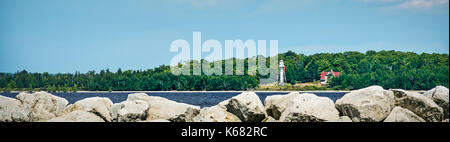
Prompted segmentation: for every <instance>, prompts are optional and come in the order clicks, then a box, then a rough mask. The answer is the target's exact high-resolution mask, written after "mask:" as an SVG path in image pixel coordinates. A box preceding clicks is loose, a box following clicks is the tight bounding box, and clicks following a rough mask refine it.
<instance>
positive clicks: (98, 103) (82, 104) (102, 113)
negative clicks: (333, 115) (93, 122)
mask: <svg viewBox="0 0 450 142" xmlns="http://www.w3.org/2000/svg"><path fill="white" fill-rule="evenodd" d="M112 105H113V103H112V101H111V100H110V99H109V98H104V97H92V98H85V99H82V100H79V101H77V102H75V103H74V104H72V105H70V107H68V108H67V109H66V110H64V112H63V113H62V115H65V114H68V113H70V112H72V111H76V110H81V111H86V112H91V113H94V114H95V115H97V116H99V117H101V118H102V119H103V120H105V121H106V122H111V121H112V118H111V115H110V108H111V106H112Z"/></svg>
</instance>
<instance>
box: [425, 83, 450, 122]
mask: <svg viewBox="0 0 450 142" xmlns="http://www.w3.org/2000/svg"><path fill="white" fill-rule="evenodd" d="M448 93H449V91H448V88H446V87H444V86H436V87H435V88H433V89H431V90H429V91H426V92H425V93H424V94H423V95H425V96H427V97H428V98H430V99H432V100H433V101H434V102H435V103H436V104H437V105H439V106H440V107H441V108H442V109H443V110H444V119H447V118H449V114H448V111H449V105H448V99H449V98H448V95H449V94H448Z"/></svg>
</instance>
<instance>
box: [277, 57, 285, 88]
mask: <svg viewBox="0 0 450 142" xmlns="http://www.w3.org/2000/svg"><path fill="white" fill-rule="evenodd" d="M285 70H286V67H285V66H284V63H283V60H280V76H279V77H278V78H279V80H278V81H279V82H278V85H279V86H283V85H284V80H285V77H284V73H285Z"/></svg>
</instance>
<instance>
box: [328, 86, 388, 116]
mask: <svg viewBox="0 0 450 142" xmlns="http://www.w3.org/2000/svg"><path fill="white" fill-rule="evenodd" d="M393 107H394V96H393V93H392V92H391V91H387V90H384V89H383V88H382V87H381V86H370V87H367V88H363V89H359V90H355V91H351V92H350V93H348V94H345V95H344V96H343V97H342V98H341V99H338V100H337V101H336V108H337V109H338V110H339V111H340V112H341V113H342V115H344V116H349V117H350V118H351V119H352V121H353V122H380V121H383V120H384V119H385V118H386V117H387V116H388V115H389V114H390V112H391V110H392V108H393Z"/></svg>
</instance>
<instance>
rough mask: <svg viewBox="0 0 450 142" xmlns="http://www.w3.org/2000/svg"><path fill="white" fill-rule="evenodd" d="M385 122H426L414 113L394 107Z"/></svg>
mask: <svg viewBox="0 0 450 142" xmlns="http://www.w3.org/2000/svg"><path fill="white" fill-rule="evenodd" d="M384 122H425V120H423V119H422V118H420V117H419V116H417V115H416V114H414V113H413V112H411V111H409V110H407V109H404V108H402V107H398V106H397V107H394V109H392V111H391V114H389V116H388V117H387V118H386V119H385V120H384Z"/></svg>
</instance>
